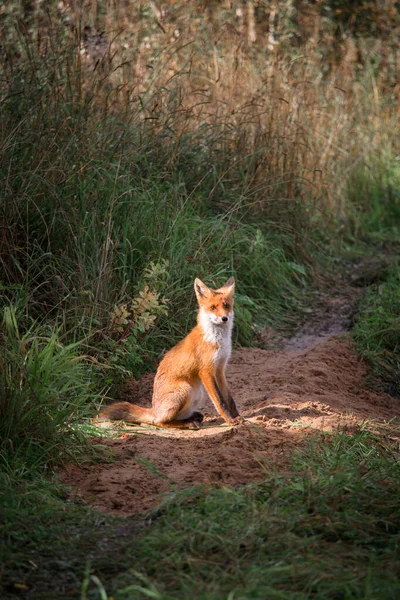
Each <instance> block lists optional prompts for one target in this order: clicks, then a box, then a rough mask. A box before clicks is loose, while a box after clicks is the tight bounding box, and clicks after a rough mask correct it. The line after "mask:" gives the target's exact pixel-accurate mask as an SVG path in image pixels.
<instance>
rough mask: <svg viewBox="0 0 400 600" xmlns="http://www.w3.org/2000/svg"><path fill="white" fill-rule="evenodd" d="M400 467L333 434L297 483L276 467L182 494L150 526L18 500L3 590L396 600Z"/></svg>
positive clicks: (381, 444) (382, 445)
mask: <svg viewBox="0 0 400 600" xmlns="http://www.w3.org/2000/svg"><path fill="white" fill-rule="evenodd" d="M387 433H388V434H389V430H388V431H387ZM393 434H395V431H394V430H393V431H391V433H390V435H389V437H390V436H393ZM389 437H388V439H389ZM399 464H400V463H399V455H398V447H397V445H396V444H395V443H393V442H389V441H386V442H385V441H384V439H382V438H378V437H376V436H375V435H373V434H370V433H368V432H367V431H359V432H358V433H356V434H354V435H346V434H344V433H341V434H332V435H329V434H324V435H321V436H318V437H316V438H315V439H314V440H312V441H311V442H310V444H309V446H308V448H307V449H306V450H305V451H299V452H298V453H296V455H295V456H294V458H293V461H292V464H291V466H290V467H288V469H287V471H286V473H284V474H279V473H274V472H273V471H271V470H269V469H268V467H267V466H266V472H265V478H264V481H263V482H261V483H257V484H251V485H247V486H242V487H239V488H237V489H233V488H226V487H223V488H219V489H215V488H208V487H199V488H195V489H190V490H183V491H179V492H177V491H176V490H175V491H174V492H173V495H172V496H171V498H170V500H169V501H166V502H165V503H164V504H163V505H162V506H161V508H160V509H158V511H156V512H155V513H153V515H151V519H150V521H149V522H151V526H146V525H145V526H144V527H143V523H139V522H137V521H135V520H132V519H130V518H124V519H121V518H118V519H117V518H113V517H111V516H105V515H99V514H97V513H95V512H94V511H88V509H86V508H84V507H79V506H70V508H69V510H67V511H65V508H64V504H63V502H62V501H61V500H60V498H58V499H56V497H54V496H53V501H52V503H51V504H50V505H49V504H48V502H47V500H46V497H44V498H42V499H41V500H40V503H39V506H40V508H39V509H38V500H39V498H38V497H37V494H38V492H36V496H34V495H32V493H31V492H29V489H27V492H26V494H25V496H22V497H21V496H17V497H15V496H6V503H5V506H6V513H5V514H6V520H5V523H6V525H5V527H6V530H5V532H6V534H7V535H6V543H5V545H3V548H2V552H3V561H4V562H3V565H4V566H5V576H4V574H3V579H4V582H5V585H6V587H5V588H3V589H7V590H12V589H15V584H16V583H19V584H20V585H22V586H25V588H24V589H25V597H27V598H36V597H38V596H40V597H41V598H52V597H56V596H57V597H59V595H60V594H62V593H64V594H65V597H68V594H72V596H74V597H76V595H77V593H78V590H81V594H82V596H81V597H82V598H85V599H86V598H96V599H100V598H106V597H107V594H108V595H109V596H108V597H113V598H116V599H120V600H128V599H129V600H131V599H132V600H133V599H136V598H138V599H139V598H149V597H150V598H157V599H160V600H169V599H172V598H178V597H179V598H183V599H184V598H193V597H195V598H198V599H199V600H200V599H208V600H210V599H213V600H214V599H215V600H220V599H221V598H232V599H233V598H238V599H245V598H260V599H261V598H262V599H265V598H271V599H272V598H288V599H293V600H294V599H296V600H300V599H301V600H306V599H307V600H308V599H312V598H318V599H319V598H327V599H330V600H334V599H337V598H347V599H349V600H355V599H361V598H363V599H364V600H390V599H393V600H395V598H397V597H398V594H399V592H400V588H399V581H398V561H399V559H400V554H399V552H400V550H399V548H400V545H399V544H400V522H399V508H400V507H399V497H400V489H399V485H400V472H399ZM47 485H48V484H47ZM53 494H54V491H53ZM58 494H59V492H58ZM2 495H3V500H4V492H2ZM13 586H14V587H13ZM62 590H63V591H62ZM67 590H69V591H68V594H67ZM52 594H53V595H52Z"/></svg>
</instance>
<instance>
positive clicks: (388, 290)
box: [353, 268, 400, 395]
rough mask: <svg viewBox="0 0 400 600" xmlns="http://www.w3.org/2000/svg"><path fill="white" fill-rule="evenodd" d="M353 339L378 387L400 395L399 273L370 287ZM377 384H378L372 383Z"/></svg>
mask: <svg viewBox="0 0 400 600" xmlns="http://www.w3.org/2000/svg"><path fill="white" fill-rule="evenodd" d="M353 338H354V340H355V343H356V347H357V350H358V352H359V353H360V354H361V356H363V357H364V358H365V359H366V360H367V362H368V363H369V365H370V367H371V370H372V373H373V374H374V375H375V376H376V377H378V378H379V381H380V385H381V386H382V384H383V386H384V388H385V389H386V390H387V391H389V392H390V393H393V394H397V395H400V358H399V357H400V270H399V268H396V269H393V270H392V272H391V274H390V275H389V277H388V279H387V280H386V281H384V282H382V283H380V284H378V285H374V286H371V287H370V288H369V289H368V290H367V292H366V294H365V296H364V298H363V300H362V302H361V305H360V309H359V313H358V315H357V321H356V324H355V327H354V331H353ZM375 383H378V386H379V382H375Z"/></svg>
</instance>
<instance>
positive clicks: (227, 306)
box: [224, 302, 231, 310]
mask: <svg viewBox="0 0 400 600" xmlns="http://www.w3.org/2000/svg"><path fill="white" fill-rule="evenodd" d="M230 307H231V305H230V304H228V303H227V302H225V304H224V308H226V310H229V309H230Z"/></svg>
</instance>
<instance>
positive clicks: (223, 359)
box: [199, 309, 233, 365]
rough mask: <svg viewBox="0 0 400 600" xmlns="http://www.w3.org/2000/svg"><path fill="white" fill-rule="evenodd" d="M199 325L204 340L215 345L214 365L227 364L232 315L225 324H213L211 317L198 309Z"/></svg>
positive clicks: (230, 342) (230, 347)
mask: <svg viewBox="0 0 400 600" xmlns="http://www.w3.org/2000/svg"><path fill="white" fill-rule="evenodd" d="M199 325H200V327H201V328H202V330H203V334H204V339H205V341H206V342H210V343H211V344H213V345H215V346H216V348H215V355H214V363H215V364H218V365H219V364H222V363H225V364H226V363H227V362H228V360H229V357H230V355H231V352H232V327H233V313H231V315H230V316H229V321H227V322H226V323H221V324H217V323H213V321H212V315H210V314H209V313H207V312H206V311H205V310H203V309H200V313H199Z"/></svg>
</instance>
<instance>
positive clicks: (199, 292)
mask: <svg viewBox="0 0 400 600" xmlns="http://www.w3.org/2000/svg"><path fill="white" fill-rule="evenodd" d="M194 291H195V292H196V296H197V300H199V301H200V300H201V299H203V298H207V297H208V296H209V295H210V290H209V288H208V287H207V286H206V285H205V284H204V283H203V282H202V281H201V279H197V278H196V279H195V280H194Z"/></svg>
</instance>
